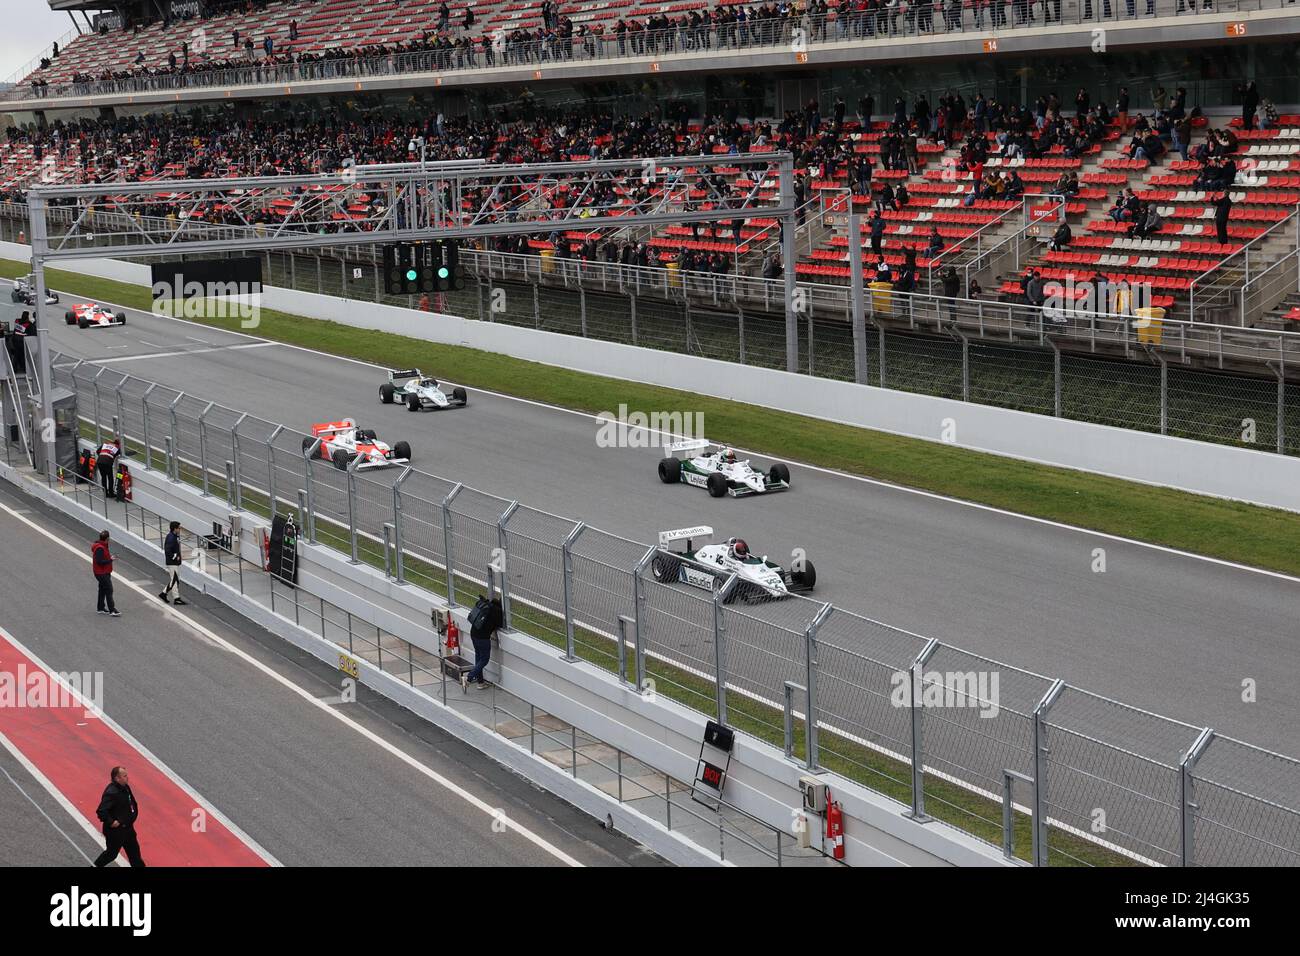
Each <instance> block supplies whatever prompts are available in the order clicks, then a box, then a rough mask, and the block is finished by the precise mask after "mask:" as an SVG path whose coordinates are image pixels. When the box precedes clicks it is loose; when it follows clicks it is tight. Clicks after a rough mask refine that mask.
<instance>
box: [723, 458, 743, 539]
mask: <svg viewBox="0 0 1300 956" xmlns="http://www.w3.org/2000/svg"><path fill="white" fill-rule="evenodd" d="M722 460H723V461H725V462H726V463H727V464H728V465H734V464H735V463H736V450H735V449H734V448H724V449H723V450H722ZM741 543H742V544H743V543H744V542H741Z"/></svg>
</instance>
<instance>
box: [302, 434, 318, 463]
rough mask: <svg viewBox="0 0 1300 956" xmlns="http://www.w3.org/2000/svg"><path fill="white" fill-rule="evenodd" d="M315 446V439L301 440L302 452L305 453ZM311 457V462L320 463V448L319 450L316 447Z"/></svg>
mask: <svg viewBox="0 0 1300 956" xmlns="http://www.w3.org/2000/svg"><path fill="white" fill-rule="evenodd" d="M315 444H316V439H314V438H304V439H303V440H302V450H303V451H306V450H307V449H308V448H310V447H311V446H312V445H315ZM311 457H312V460H313V461H320V448H319V447H318V448H317V449H316V450H315V451H313V452H312V453H311Z"/></svg>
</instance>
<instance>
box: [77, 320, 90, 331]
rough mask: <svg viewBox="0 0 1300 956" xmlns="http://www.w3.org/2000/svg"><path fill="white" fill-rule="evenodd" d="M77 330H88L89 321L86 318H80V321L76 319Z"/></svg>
mask: <svg viewBox="0 0 1300 956" xmlns="http://www.w3.org/2000/svg"><path fill="white" fill-rule="evenodd" d="M77 328H79V329H88V328H90V319H87V318H80V319H78V320H77Z"/></svg>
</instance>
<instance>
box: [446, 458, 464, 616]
mask: <svg viewBox="0 0 1300 956" xmlns="http://www.w3.org/2000/svg"><path fill="white" fill-rule="evenodd" d="M464 487H465V486H464V485H462V484H461V483H460V482H459V481H458V482H456V486H455V487H454V488H452V489H451V491H449V492H447V497H445V498H443V499H442V553H443V555H444V556H445V557H446V559H447V562H446V563H447V605H448V607H455V606H456V571H455V566H456V562H455V559H454V557H453V555H452V541H451V538H452V535H451V502H452V499H454V498H455V497H456V496H457V495H458V494H460V490H461V489H462V488H464Z"/></svg>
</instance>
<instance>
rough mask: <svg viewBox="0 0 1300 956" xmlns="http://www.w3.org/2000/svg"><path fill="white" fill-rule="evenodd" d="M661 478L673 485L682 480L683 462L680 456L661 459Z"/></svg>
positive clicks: (666, 483) (667, 483) (665, 482)
mask: <svg viewBox="0 0 1300 956" xmlns="http://www.w3.org/2000/svg"><path fill="white" fill-rule="evenodd" d="M659 480H660V481H662V482H663V483H664V484H665V485H673V484H676V483H677V482H679V481H681V480H682V463H681V460H680V459H678V458H660V459H659Z"/></svg>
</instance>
